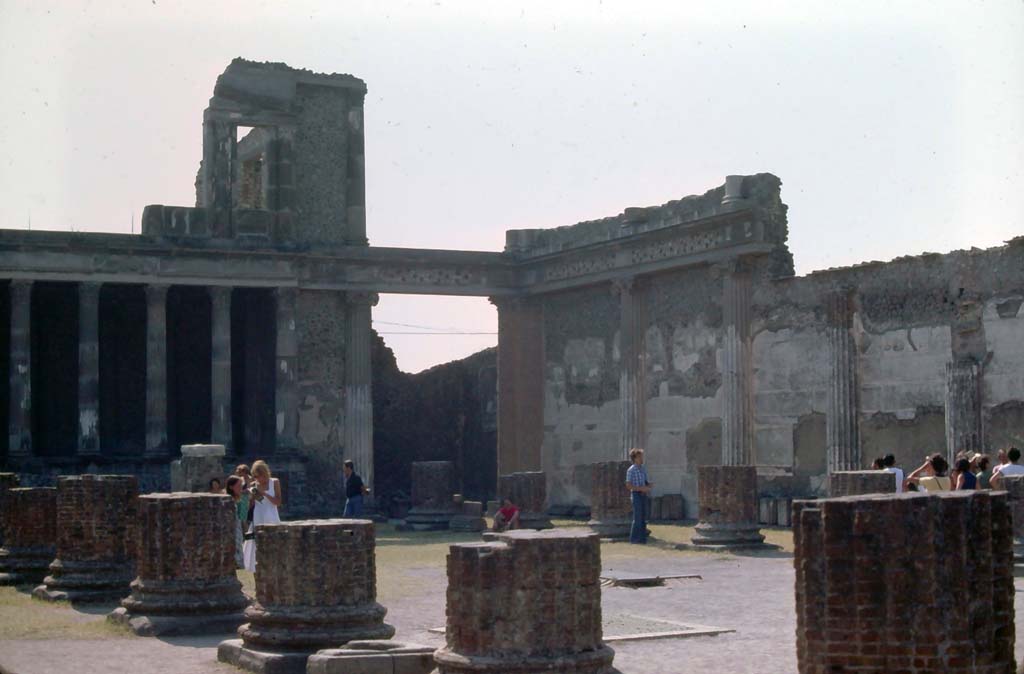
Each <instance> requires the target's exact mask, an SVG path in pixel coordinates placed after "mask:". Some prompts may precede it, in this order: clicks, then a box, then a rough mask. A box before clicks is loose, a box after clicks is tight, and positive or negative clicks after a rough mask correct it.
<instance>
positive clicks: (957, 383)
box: [946, 358, 985, 463]
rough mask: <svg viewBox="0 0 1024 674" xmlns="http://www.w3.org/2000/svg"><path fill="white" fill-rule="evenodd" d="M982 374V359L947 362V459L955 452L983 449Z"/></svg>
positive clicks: (951, 459)
mask: <svg viewBox="0 0 1024 674" xmlns="http://www.w3.org/2000/svg"><path fill="white" fill-rule="evenodd" d="M982 375H983V368H982V366H981V363H978V362H977V361H975V360H973V359H971V358H963V359H957V360H954V361H952V362H950V363H948V364H947V365H946V454H947V456H948V458H949V461H950V463H952V462H953V459H954V458H955V457H956V454H957V452H961V451H967V452H971V451H973V452H984V451H985V449H984V447H985V430H984V424H983V416H982V411H981V401H982V398H981V391H982Z"/></svg>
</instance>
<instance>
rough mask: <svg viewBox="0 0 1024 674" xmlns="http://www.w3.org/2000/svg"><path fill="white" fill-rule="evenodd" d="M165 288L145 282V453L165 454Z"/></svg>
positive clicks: (153, 454)
mask: <svg viewBox="0 0 1024 674" xmlns="http://www.w3.org/2000/svg"><path fill="white" fill-rule="evenodd" d="M167 289H168V286H166V285H148V286H146V456H147V457H150V458H163V457H165V456H167Z"/></svg>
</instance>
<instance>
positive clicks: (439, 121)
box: [0, 0, 1024, 371]
mask: <svg viewBox="0 0 1024 674" xmlns="http://www.w3.org/2000/svg"><path fill="white" fill-rule="evenodd" d="M381 5H383V6H384V7H386V9H381V7H380V6H381ZM235 56H244V57H246V58H250V59H255V60H272V61H285V62H287V63H289V64H291V65H293V66H297V67H305V68H310V69H312V70H317V71H328V72H332V71H336V72H349V73H352V74H354V75H357V76H359V77H361V78H363V79H364V80H366V82H367V85H368V87H369V94H368V96H367V100H366V147H367V201H368V225H367V228H368V234H369V237H370V241H371V243H372V244H376V245H389V246H416V247H431V248H464V249H483V250H500V249H501V248H502V246H503V244H504V231H505V230H506V229H509V228H520V227H553V226H557V225H563V224H571V223H573V222H577V221H580V220H586V219H591V218H596V217H602V216H606V215H613V214H616V213H619V212H621V211H622V210H623V208H625V207H626V206H643V205H652V204H659V203H663V202H665V201H668V200H671V199H675V198H679V197H682V196H685V195H687V194H693V193H701V192H703V191H705V190H706V189H709V188H711V187H714V186H716V185H718V184H720V183H721V182H722V181H723V179H724V176H725V175H726V174H729V173H754V172H758V171H770V172H772V173H775V174H777V175H778V176H780V177H781V178H782V180H783V199H784V200H785V201H786V203H788V204H789V206H790V211H789V218H790V246H791V248H792V250H793V253H794V256H795V257H796V264H797V270H798V272H800V273H805V272H808V271H811V270H813V269H820V268H823V267H831V266H840V265H848V264H852V263H855V262H859V261H863V260H872V259H889V258H892V257H895V256H898V255H904V254H914V253H920V252H923V251H936V252H945V251H949V250H952V249H956V248H963V247H970V246H972V245H973V246H978V247H985V246H992V245H998V244H999V243H1001V242H1002V241H1004V240H1006V239H1009V238H1011V237H1013V236H1017V235H1020V234H1024V180H1022V179H1024V141H1022V139H1024V2H1021V0H1002V1H999V0H996V1H989V2H966V1H959V0H957V1H952V0H950V1H948V2H899V3H893V2H891V1H890V0H884V1H871V0H868V1H860V2H844V3H838V2H833V3H821V2H817V1H815V2H804V3H796V2H794V3H780V2H772V3H767V2H763V1H757V2H730V3H721V2H706V3H697V2H663V3H655V2H637V1H635V0H634V1H631V2H557V3H555V2H513V1H507V2H500V3H499V2H480V1H464V2H453V1H448V0H440V1H436V2H434V1H432V2H401V3H399V2H393V3H387V4H385V3H380V2H332V3H302V2H289V3H283V2H255V1H252V0H249V1H246V2H216V3H209V2H168V1H166V0H156V1H155V2H153V1H152V0H138V1H132V2H74V1H72V0H62V1H61V2H42V1H39V0H34V1H32V2H10V1H8V0H0V92H2V96H3V105H2V106H0V147H2V148H3V151H2V154H0V227H25V226H27V224H28V221H29V217H31V222H32V227H33V228H35V229H56V230H68V229H70V228H74V229H78V230H89V231H123V232H127V231H129V229H130V226H131V219H132V216H133V215H134V216H135V220H136V222H138V219H139V216H140V214H141V212H142V208H143V206H145V205H146V204H150V203H165V204H178V205H190V204H192V203H193V202H194V188H193V180H194V177H195V171H196V168H197V166H198V163H199V159H200V154H201V121H202V110H203V108H205V107H206V104H207V100H208V99H209V97H210V94H211V93H212V87H213V83H214V80H215V79H216V76H217V75H218V74H219V73H220V72H221V71H222V70H223V69H224V67H225V66H226V65H227V63H228V62H229V61H230V60H231V59H232V58H233V57H235ZM375 319H376V320H377V321H388V322H389V323H405V324H409V325H415V326H436V327H443V328H455V329H457V330H461V331H466V332H493V331H494V330H495V329H496V315H495V311H494V308H493V307H492V306H491V305H490V304H488V303H487V300H486V299H477V298H472V299H459V298H430V297H408V296H385V297H383V298H382V299H381V302H380V304H379V305H378V307H377V309H376V311H375ZM377 327H378V329H379V330H381V331H384V332H388V331H390V332H394V331H416V330H420V329H419V328H406V327H402V326H394V325H389V324H384V323H378V325H377ZM385 338H386V339H387V341H388V343H389V344H390V345H392V347H393V348H394V349H395V350H396V353H397V355H398V360H399V365H400V366H401V367H403V368H404V369H406V370H411V371H416V370H420V369H422V368H424V367H428V366H430V365H433V364H436V363H439V362H444V361H447V360H450V359H452V358H457V357H461V356H464V355H467V354H469V353H472V352H473V351H476V350H477V349H479V348H483V347H485V346H489V345H493V344H494V343H495V342H496V338H495V337H494V336H492V335H476V336H471V335H467V336H457V337H456V336H421V335H385Z"/></svg>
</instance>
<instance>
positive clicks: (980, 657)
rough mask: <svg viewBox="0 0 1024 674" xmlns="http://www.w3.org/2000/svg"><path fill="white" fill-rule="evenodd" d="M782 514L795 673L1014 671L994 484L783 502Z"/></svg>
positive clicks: (1001, 506)
mask: <svg viewBox="0 0 1024 674" xmlns="http://www.w3.org/2000/svg"><path fill="white" fill-rule="evenodd" d="M793 516H794V520H793V527H794V543H795V547H796V549H795V557H794V563H795V567H796V608H797V628H796V644H797V666H798V671H799V672H800V674H819V673H825V672H858V673H860V672H863V673H865V674H885V673H888V672H907V673H908V674H924V673H925V672H928V673H934V672H943V673H944V674H967V673H968V672H972V673H975V674H982V673H988V674H995V673H996V672H999V673H1000V674H1010V673H1011V672H1015V671H1016V665H1015V663H1014V657H1013V648H1014V626H1013V615H1014V610H1013V602H1014V600H1013V597H1014V591H1013V575H1012V571H1011V567H1010V560H1011V556H1012V554H1013V552H1012V547H1013V535H1012V529H1011V527H1012V525H1011V521H1010V520H1011V518H1010V508H1009V503H1008V502H1007V497H1006V495H1004V494H1001V493H999V492H988V491H973V490H972V491H954V492H940V493H933V494H925V493H914V492H911V493H907V494H900V495H891V496H889V495H885V496H878V495H872V496H850V497H844V498H837V499H825V500H820V501H795V502H794V503H793ZM979 523H985V524H984V526H978V524H979Z"/></svg>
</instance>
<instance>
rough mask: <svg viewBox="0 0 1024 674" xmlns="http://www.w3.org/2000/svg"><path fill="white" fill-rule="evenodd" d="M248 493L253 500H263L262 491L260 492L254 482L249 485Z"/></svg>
mask: <svg viewBox="0 0 1024 674" xmlns="http://www.w3.org/2000/svg"><path fill="white" fill-rule="evenodd" d="M249 495H250V496H252V498H253V500H255V501H262V500H263V493H262V492H260V488H259V487H258V486H257V485H255V484H254V485H253V486H251V487H249Z"/></svg>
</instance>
